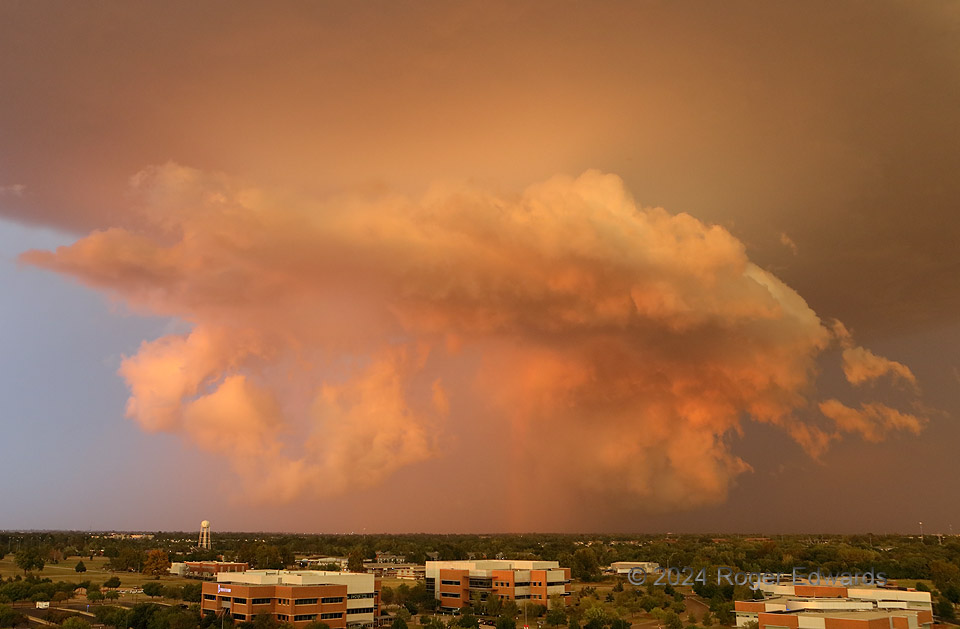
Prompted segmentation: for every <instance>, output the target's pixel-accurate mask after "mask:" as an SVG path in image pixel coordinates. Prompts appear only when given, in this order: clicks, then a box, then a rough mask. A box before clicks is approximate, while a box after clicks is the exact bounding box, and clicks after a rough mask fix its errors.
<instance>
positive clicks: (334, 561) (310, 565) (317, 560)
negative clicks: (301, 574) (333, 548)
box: [296, 556, 349, 570]
mask: <svg viewBox="0 0 960 629" xmlns="http://www.w3.org/2000/svg"><path fill="white" fill-rule="evenodd" d="M296 563H297V565H298V566H300V567H301V568H304V569H307V570H318V569H320V568H323V567H324V566H331V565H333V566H337V568H338V569H339V570H346V569H347V564H348V563H349V560H348V559H347V558H346V557H321V556H311V557H303V558H301V559H297V561H296Z"/></svg>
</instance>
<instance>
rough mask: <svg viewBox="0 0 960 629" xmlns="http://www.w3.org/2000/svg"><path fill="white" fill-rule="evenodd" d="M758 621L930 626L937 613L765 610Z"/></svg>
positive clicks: (773, 627)
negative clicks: (934, 614) (791, 611)
mask: <svg viewBox="0 0 960 629" xmlns="http://www.w3.org/2000/svg"><path fill="white" fill-rule="evenodd" d="M757 623H758V625H759V626H758V629H930V628H931V627H932V626H933V614H932V613H931V612H926V611H919V610H906V609H888V610H875V611H826V610H823V611H812V610H804V611H800V612H793V613H790V612H762V613H760V614H759V616H758V618H757Z"/></svg>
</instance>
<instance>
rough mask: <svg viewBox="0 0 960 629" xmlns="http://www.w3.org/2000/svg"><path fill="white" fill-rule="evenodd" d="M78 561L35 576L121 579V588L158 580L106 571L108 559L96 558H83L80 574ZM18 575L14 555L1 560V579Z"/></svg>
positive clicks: (167, 580) (167, 581) (177, 581)
mask: <svg viewBox="0 0 960 629" xmlns="http://www.w3.org/2000/svg"><path fill="white" fill-rule="evenodd" d="M78 561H81V558H79V557H71V558H70V559H66V560H64V561H61V562H60V563H59V564H51V563H48V564H47V565H45V566H44V567H43V570H41V571H34V574H36V575H37V576H38V577H40V578H41V579H44V578H47V579H51V580H52V581H66V582H68V583H79V582H80V581H92V582H94V583H103V582H104V581H106V580H107V579H109V578H110V577H119V578H120V587H121V588H124V587H133V586H141V585H143V584H144V583H146V582H147V581H154V580H156V579H155V578H154V577H148V576H147V575H144V574H139V573H136V572H111V571H109V570H107V569H106V565H107V561H108V560H107V558H106V557H94V558H93V559H90V558H86V557H85V558H82V561H83V565H85V566H86V567H87V571H86V572H82V573H80V572H77V571H76V570H74V568H75V567H76V565H77V562H78ZM18 574H19V575H20V576H23V570H21V569H19V568H17V564H16V563H15V557H14V556H13V555H12V554H11V555H7V556H6V557H4V558H3V559H0V577H2V578H4V579H6V578H7V577H12V576H16V575H18ZM160 582H161V583H163V584H164V585H182V584H184V583H196V581H190V580H189V579H183V578H180V577H174V576H170V575H166V576H163V577H161V578H160Z"/></svg>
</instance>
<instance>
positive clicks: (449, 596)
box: [440, 592, 460, 598]
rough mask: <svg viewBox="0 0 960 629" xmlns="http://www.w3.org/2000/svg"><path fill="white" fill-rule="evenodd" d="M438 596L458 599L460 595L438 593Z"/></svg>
mask: <svg viewBox="0 0 960 629" xmlns="http://www.w3.org/2000/svg"><path fill="white" fill-rule="evenodd" d="M440 596H442V597H444V598H460V594H458V593H456V592H440Z"/></svg>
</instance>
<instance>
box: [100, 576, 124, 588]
mask: <svg viewBox="0 0 960 629" xmlns="http://www.w3.org/2000/svg"><path fill="white" fill-rule="evenodd" d="M103 587H105V588H118V587H120V577H110V578H109V579H107V580H106V581H104V582H103Z"/></svg>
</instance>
